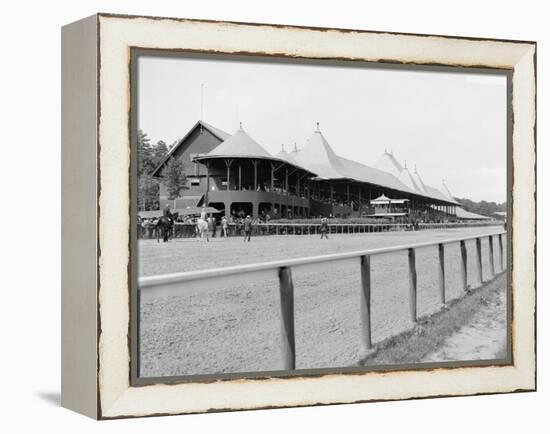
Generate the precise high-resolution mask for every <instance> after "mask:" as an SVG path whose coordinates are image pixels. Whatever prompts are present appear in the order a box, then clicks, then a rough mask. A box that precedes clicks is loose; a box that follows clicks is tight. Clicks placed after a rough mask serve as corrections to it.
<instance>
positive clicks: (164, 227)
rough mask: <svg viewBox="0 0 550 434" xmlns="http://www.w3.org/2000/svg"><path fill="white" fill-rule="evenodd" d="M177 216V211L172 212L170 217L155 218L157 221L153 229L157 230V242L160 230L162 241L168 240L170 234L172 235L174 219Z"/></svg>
mask: <svg viewBox="0 0 550 434" xmlns="http://www.w3.org/2000/svg"><path fill="white" fill-rule="evenodd" d="M177 217H178V213H174V214H172V216H171V217H168V216H162V217H160V218H159V219H158V220H157V223H156V225H155V229H156V232H157V243H158V242H159V236H160V234H161V232H162V241H163V242H165V243H166V242H168V240H169V239H170V235H172V236H173V233H174V232H173V231H174V221H175V220H176V218H177Z"/></svg>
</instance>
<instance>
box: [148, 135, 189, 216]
mask: <svg viewBox="0 0 550 434" xmlns="http://www.w3.org/2000/svg"><path fill="white" fill-rule="evenodd" d="M177 142H178V140H176V141H175V142H174V143H172V146H175V145H176V143H177ZM170 149H171V147H170V148H169V147H168V145H167V144H166V143H165V142H164V141H163V140H159V141H158V142H157V143H156V144H153V143H151V140H150V139H149V137H147V134H146V133H145V132H143V131H142V130H139V131H138V135H137V175H138V192H137V202H138V203H137V206H138V210H140V211H149V210H157V209H159V208H160V203H159V191H160V182H159V179H158V178H156V177H154V176H153V172H154V170H155V169H156V168H157V167H158V166H159V165H160V164H161V163H162V162H163V161H164V160H165V159H166V156H167V155H168V153H169V152H170ZM161 179H162V181H163V183H164V184H165V185H166V188H167V190H168V198H169V199H175V198H177V197H179V196H180V194H181V192H182V191H183V190H185V189H186V188H187V178H186V176H185V168H184V166H183V162H182V161H181V160H179V159H177V158H170V159H169V160H168V161H167V163H166V166H165V168H164V170H163V171H162V177H161Z"/></svg>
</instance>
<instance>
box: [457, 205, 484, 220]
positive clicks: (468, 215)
mask: <svg viewBox="0 0 550 434" xmlns="http://www.w3.org/2000/svg"><path fill="white" fill-rule="evenodd" d="M455 212H456V216H457V217H458V218H459V219H466V220H467V219H470V220H490V219H491V217H487V216H484V215H481V214H476V213H474V212H470V211H466V210H465V209H464V208H461V207H457V208H456V210H455Z"/></svg>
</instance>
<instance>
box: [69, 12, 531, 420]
mask: <svg viewBox="0 0 550 434" xmlns="http://www.w3.org/2000/svg"><path fill="white" fill-rule="evenodd" d="M62 55H63V62H62V74H63V76H62V119H63V124H62V142H63V143H62V146H63V152H62V159H63V161H62V169H63V174H62V190H63V192H62V194H63V206H62V219H63V221H62V228H63V231H62V235H63V240H62V266H63V269H62V283H63V288H62V352H63V354H62V404H63V405H64V406H65V407H67V408H70V409H72V410H75V411H77V412H80V413H82V414H85V415H87V416H90V417H93V418H97V419H112V418H121V417H139V416H150V415H170V414H185V413H203V412H212V411H228V410H247V409H259V408H277V407H290V406H308V405H320V404H335V403H352V402H369V401H380V400H398V399H411V398H426V397H441V396H460V395H474V394H492V393H507V392H520V391H533V390H535V389H536V341H535V313H536V310H535V308H536V303H535V301H536V292H535V291H536V288H535V245H536V216H535V206H536V204H535V191H536V185H535V169H536V153H535V150H536V147H535V133H536V44H535V42H530V41H508V40H496V39H495V40H489V39H478V38H473V37H469V38H465V37H454V36H434V35H416V34H400V33H391V32H384V33H380V32H369V31H363V30H349V29H325V28H307V27H293V26H280V25H269V24H245V23H232V22H213V21H200V20H187V19H176V18H157V17H137V16H119V15H110V14H98V15H94V16H92V17H89V18H86V19H83V20H81V21H78V22H75V23H72V24H69V25H67V26H65V27H64V28H63V31H62Z"/></svg>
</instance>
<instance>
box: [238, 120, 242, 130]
mask: <svg viewBox="0 0 550 434" xmlns="http://www.w3.org/2000/svg"><path fill="white" fill-rule="evenodd" d="M242 129H243V123H242V122H239V130H242Z"/></svg>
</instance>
